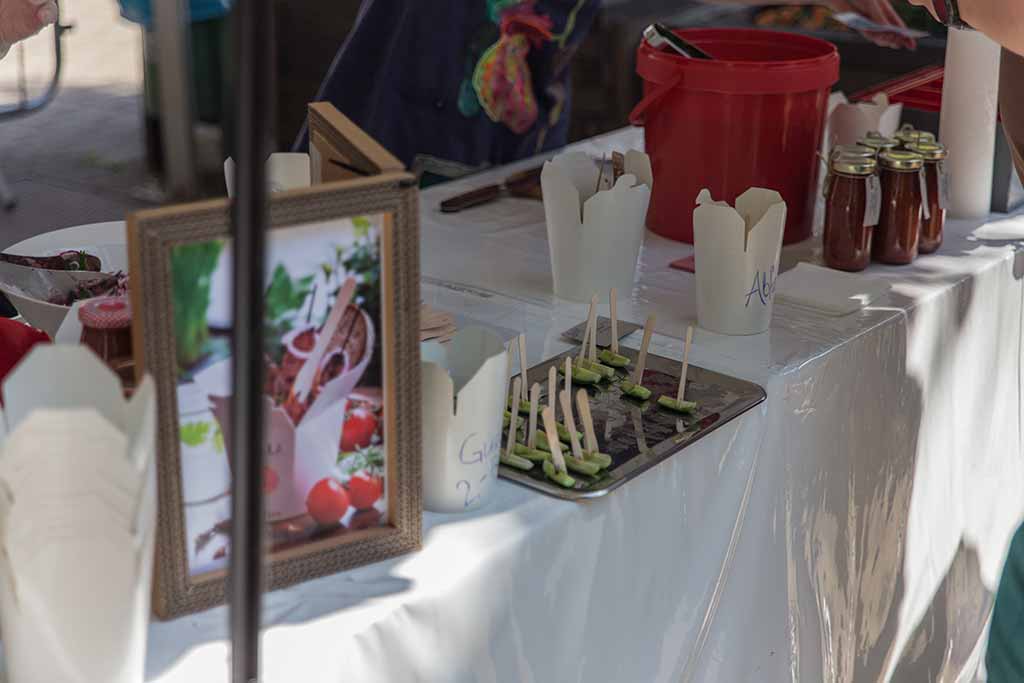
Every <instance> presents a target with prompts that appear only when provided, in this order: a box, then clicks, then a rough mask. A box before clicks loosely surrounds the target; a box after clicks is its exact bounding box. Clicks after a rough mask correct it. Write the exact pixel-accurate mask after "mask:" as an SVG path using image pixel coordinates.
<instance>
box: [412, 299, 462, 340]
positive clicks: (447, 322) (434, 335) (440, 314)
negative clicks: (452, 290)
mask: <svg viewBox="0 0 1024 683" xmlns="http://www.w3.org/2000/svg"><path fill="white" fill-rule="evenodd" d="M458 329H459V328H458V327H457V326H456V325H455V316H453V315H452V314H451V313H446V312H444V311H439V310H437V309H435V308H432V307H431V306H430V305H429V304H420V341H421V342H425V341H436V342H440V343H444V342H448V341H451V339H452V337H453V336H455V333H456V332H457V331H458Z"/></svg>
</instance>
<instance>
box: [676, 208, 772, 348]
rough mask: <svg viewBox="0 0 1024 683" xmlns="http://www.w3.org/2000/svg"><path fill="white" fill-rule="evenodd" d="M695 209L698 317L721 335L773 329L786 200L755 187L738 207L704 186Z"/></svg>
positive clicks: (753, 332) (744, 333)
mask: <svg viewBox="0 0 1024 683" xmlns="http://www.w3.org/2000/svg"><path fill="white" fill-rule="evenodd" d="M697 204H698V206H697V208H696V209H694V211H693V246H694V257H695V261H696V276H697V321H698V323H699V324H700V326H701V327H703V328H704V329H706V330H710V331H712V332H717V333H719V334H729V335H751V334H760V333H761V332H764V331H766V330H767V329H768V326H769V325H770V324H771V319H772V306H773V303H774V300H775V280H776V278H777V277H778V274H779V253H780V251H781V249H782V234H783V231H784V230H785V227H786V202H785V201H783V199H782V196H781V195H780V194H779V193H778V192H775V191H774V190H765V189H761V188H751V189H749V190H747V191H746V192H744V193H743V194H742V195H740V196H739V197H738V198H737V199H736V208H733V207H731V206H729V205H728V204H726V203H725V202H716V201H714V200H713V199H712V198H711V193H710V192H709V191H708V190H701V192H700V195H698V197H697Z"/></svg>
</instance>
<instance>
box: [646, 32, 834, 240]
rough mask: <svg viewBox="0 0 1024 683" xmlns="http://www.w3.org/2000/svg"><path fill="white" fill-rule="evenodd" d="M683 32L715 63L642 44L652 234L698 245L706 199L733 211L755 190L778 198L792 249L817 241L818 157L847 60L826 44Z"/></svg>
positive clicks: (790, 37) (778, 36)
mask: <svg viewBox="0 0 1024 683" xmlns="http://www.w3.org/2000/svg"><path fill="white" fill-rule="evenodd" d="M676 33H677V34H678V35H679V36H681V37H682V38H684V39H685V40H687V41H689V42H691V43H693V44H694V45H696V46H697V47H699V48H701V49H702V50H704V51H705V52H707V53H708V54H710V55H711V56H712V57H714V58H715V59H714V60H710V61H708V60H699V59H688V58H686V57H682V56H680V55H677V54H675V53H671V52H666V51H662V50H655V49H654V48H652V47H651V46H650V45H648V43H647V41H641V43H640V47H639V49H638V51H637V67H636V70H637V73H638V74H639V75H640V77H641V78H642V79H643V81H644V98H643V99H642V100H641V101H640V103H639V104H637V106H636V108H635V109H634V110H633V113H632V114H631V115H630V121H631V122H632V123H633V124H635V125H642V126H644V128H645V139H646V149H647V154H648V155H650V157H651V165H652V167H653V170H654V191H653V194H652V196H651V207H650V209H649V211H648V213H647V227H649V228H650V229H651V230H653V231H654V232H656V233H658V234H659V235H662V236H664V237H668V238H670V239H674V240H680V241H683V242H689V243H692V242H693V209H694V206H695V205H696V200H697V194H698V193H699V192H700V190H701V189H703V188H705V187H706V188H708V189H710V190H711V194H712V196H714V198H715V199H716V200H719V201H727V202H729V203H732V202H734V201H735V200H736V197H738V196H739V195H741V194H743V192H745V191H746V190H747V189H748V188H750V187H764V188H769V189H772V190H776V191H778V192H779V193H780V194H781V195H782V198H783V199H785V200H786V205H787V210H788V214H787V215H788V217H787V220H786V232H785V237H784V242H785V243H786V244H789V243H791V242H798V241H800V240H804V239H806V238H808V237H810V235H811V221H812V219H813V213H814V211H813V208H814V197H813V195H814V188H815V187H816V183H817V174H818V169H819V167H820V164H819V163H818V159H817V156H816V155H817V153H818V151H819V149H820V146H821V136H822V132H823V130H824V126H825V114H826V110H827V105H828V96H829V90H830V89H831V87H832V86H833V85H834V84H835V83H836V81H838V80H839V53H838V51H837V50H836V48H835V46H834V45H832V44H831V43H829V42H826V41H824V40H819V39H817V38H810V37H807V36H801V35H797V34H792V33H781V32H777V31H760V30H752V29H686V30H678V31H676Z"/></svg>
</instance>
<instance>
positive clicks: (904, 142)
mask: <svg viewBox="0 0 1024 683" xmlns="http://www.w3.org/2000/svg"><path fill="white" fill-rule="evenodd" d="M895 138H896V139H897V140H899V142H900V146H901V147H902V148H903V149H910V147H909V146H910V145H916V144H917V143H919V142H932V143H933V142H935V133H929V132H928V131H926V130H915V129H914V127H913V126H911V125H910V124H905V125H904V126H903V127H902V128H900V129H899V131H898V132H897V133H896V135H895Z"/></svg>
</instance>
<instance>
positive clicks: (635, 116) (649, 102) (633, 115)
mask: <svg viewBox="0 0 1024 683" xmlns="http://www.w3.org/2000/svg"><path fill="white" fill-rule="evenodd" d="M682 80H683V74H682V72H681V71H678V72H676V74H675V75H674V76H673V77H672V78H670V79H669V80H667V81H664V82H662V83H659V84H658V85H657V86H656V87H655V88H653V89H652V90H651V91H650V92H649V93H647V94H646V95H644V98H643V99H642V100H640V101H639V102H637V105H636V106H635V107H633V111H631V112H629V122H630V123H631V124H632V125H634V126H642V125H644V118H645V117H644V115H645V114H646V113H647V110H648V109H650V108H651V106H653V105H654V103H655V102H657V101H658V100H660V99H661V98H662V97H664V96H665V95H667V94H668V93H669V91H670V90H672V88H674V87H676V86H677V85H679V83H680V81H682Z"/></svg>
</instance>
